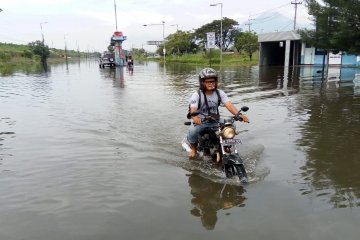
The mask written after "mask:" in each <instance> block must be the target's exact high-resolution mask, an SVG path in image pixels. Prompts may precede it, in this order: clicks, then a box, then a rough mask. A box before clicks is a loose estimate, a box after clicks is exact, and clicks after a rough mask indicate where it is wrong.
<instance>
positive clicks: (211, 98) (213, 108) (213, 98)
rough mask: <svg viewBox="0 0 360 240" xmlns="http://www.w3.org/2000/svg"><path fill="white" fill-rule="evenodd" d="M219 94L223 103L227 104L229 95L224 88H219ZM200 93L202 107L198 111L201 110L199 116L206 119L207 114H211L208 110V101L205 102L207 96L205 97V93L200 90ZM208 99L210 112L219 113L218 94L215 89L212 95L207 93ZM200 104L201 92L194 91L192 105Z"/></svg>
mask: <svg viewBox="0 0 360 240" xmlns="http://www.w3.org/2000/svg"><path fill="white" fill-rule="evenodd" d="M218 91H219V94H220V98H221V101H220V102H221V103H222V104H225V103H226V102H228V101H229V98H228V97H227V95H226V93H225V92H224V91H223V90H220V89H218ZM200 95H201V106H200V109H198V111H199V112H200V115H199V117H200V118H201V119H204V118H205V116H207V115H209V114H208V110H207V107H206V103H205V97H204V93H203V92H202V91H200ZM206 98H207V101H208V105H209V109H210V113H214V114H217V108H218V102H219V100H218V95H217V93H216V91H213V93H212V94H211V95H206ZM198 105H199V94H198V91H196V92H194V93H193V94H192V96H191V98H190V107H191V108H193V107H195V108H198Z"/></svg>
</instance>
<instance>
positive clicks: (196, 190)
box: [188, 173, 246, 230]
mask: <svg viewBox="0 0 360 240" xmlns="http://www.w3.org/2000/svg"><path fill="white" fill-rule="evenodd" d="M188 183H189V186H190V188H191V192H190V193H191V195H192V199H191V203H192V205H193V206H194V207H193V208H192V209H191V210H190V213H191V215H193V216H195V217H199V218H200V219H201V223H202V225H203V226H204V227H205V228H206V229H208V230H213V229H214V228H215V225H216V222H217V220H218V216H217V214H218V212H219V211H226V210H228V209H230V208H232V207H244V206H245V200H246V197H245V196H244V193H245V190H244V188H243V187H241V186H236V185H227V184H221V183H215V182H212V181H210V180H208V179H206V178H203V177H200V176H199V175H197V174H196V173H193V174H191V175H190V176H189V180H188Z"/></svg>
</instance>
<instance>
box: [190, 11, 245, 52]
mask: <svg viewBox="0 0 360 240" xmlns="http://www.w3.org/2000/svg"><path fill="white" fill-rule="evenodd" d="M237 25H239V23H238V22H237V21H235V20H233V19H230V18H226V17H225V18H223V20H222V34H220V28H221V21H220V20H214V21H212V22H211V23H208V24H205V25H203V26H201V27H200V28H198V29H196V31H195V33H194V39H195V40H196V41H197V42H198V44H199V45H200V46H203V47H205V44H206V39H207V36H206V33H208V32H215V45H216V46H217V47H219V48H220V40H221V38H222V43H223V44H222V49H223V50H225V51H226V50H227V49H228V48H229V47H230V46H231V45H232V44H234V40H235V37H236V36H237V35H238V34H239V32H241V29H239V28H236V26H237Z"/></svg>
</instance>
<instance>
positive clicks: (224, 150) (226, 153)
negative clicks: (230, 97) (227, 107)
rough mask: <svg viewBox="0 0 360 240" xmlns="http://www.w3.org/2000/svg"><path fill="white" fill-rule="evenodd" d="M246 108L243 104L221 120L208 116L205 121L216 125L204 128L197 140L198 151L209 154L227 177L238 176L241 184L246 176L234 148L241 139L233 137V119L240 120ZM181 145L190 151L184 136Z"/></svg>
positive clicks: (246, 178) (205, 154)
mask: <svg viewBox="0 0 360 240" xmlns="http://www.w3.org/2000/svg"><path fill="white" fill-rule="evenodd" d="M248 110H249V108H248V107H246V106H244V107H242V108H241V110H240V111H239V113H238V114H237V115H236V116H234V117H231V118H228V119H222V120H221V119H216V118H213V117H211V116H208V117H207V118H205V121H215V122H216V124H215V125H216V126H215V127H211V128H210V127H209V128H205V129H204V130H203V131H202V132H201V133H200V136H199V140H198V153H199V154H200V155H203V156H209V157H210V159H211V160H212V161H213V162H214V163H215V164H216V165H217V166H221V167H222V170H223V171H224V172H225V176H226V177H227V178H232V177H234V176H238V178H239V180H240V183H242V184H247V183H248V176H247V173H246V170H245V167H244V163H243V160H242V159H241V157H240V155H239V153H238V150H237V148H236V145H237V144H239V143H241V140H240V139H238V138H235V135H237V134H239V133H238V132H236V129H235V121H242V118H241V116H242V113H241V112H246V111H248ZM184 124H185V125H190V124H191V122H185V123H184ZM182 146H183V148H184V149H185V150H186V151H188V152H189V151H191V150H190V144H189V143H188V142H187V140H186V137H185V138H184V140H183V142H182Z"/></svg>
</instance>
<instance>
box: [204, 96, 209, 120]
mask: <svg viewBox="0 0 360 240" xmlns="http://www.w3.org/2000/svg"><path fill="white" fill-rule="evenodd" d="M204 98H205V104H206V108H207V111H208V115H209V116H210V107H209V104H208V101H207V97H206V94H205V93H204Z"/></svg>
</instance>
